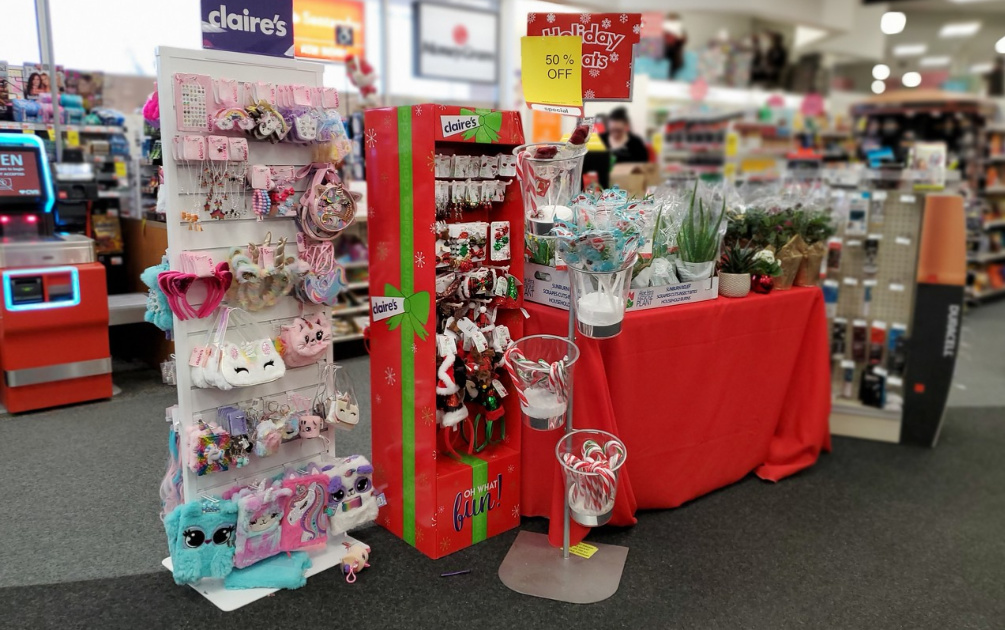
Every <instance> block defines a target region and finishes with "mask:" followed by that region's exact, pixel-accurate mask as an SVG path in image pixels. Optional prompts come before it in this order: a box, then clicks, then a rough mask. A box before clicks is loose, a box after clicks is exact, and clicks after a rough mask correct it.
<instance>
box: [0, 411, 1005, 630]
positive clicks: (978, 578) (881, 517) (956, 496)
mask: <svg viewBox="0 0 1005 630" xmlns="http://www.w3.org/2000/svg"><path fill="white" fill-rule="evenodd" d="M136 437H140V436H136ZM668 439H670V438H669V436H668ZM116 446H117V447H118V446H121V443H117V445H116ZM1003 450H1005V432H1002V431H1001V419H1000V412H999V411H998V410H978V409H953V410H951V412H950V417H949V420H948V422H947V426H946V429H945V431H944V432H943V439H942V441H941V443H940V445H939V447H938V448H937V449H934V450H933V449H922V448H910V447H901V446H894V445H889V444H881V443H875V442H866V441H860V440H850V439H837V440H835V444H834V453H833V454H831V455H825V456H824V457H822V458H821V460H820V462H819V464H818V465H817V466H815V467H813V468H811V469H809V470H807V471H805V472H803V473H800V474H799V475H796V476H795V477H792V478H790V479H786V480H784V481H782V482H781V483H778V484H770V483H765V482H762V481H758V480H756V479H754V478H752V477H748V478H747V479H745V480H743V481H741V482H740V483H737V484H735V485H733V486H730V487H728V488H724V489H722V490H720V491H717V492H714V493H712V494H710V495H708V496H705V497H702V498H700V499H698V500H696V501H694V502H692V503H690V504H688V505H686V506H684V507H682V508H679V509H676V510H665V511H654V512H646V513H643V514H641V515H640V518H639V524H638V525H637V526H636V527H634V528H630V529H624V530H615V529H609V528H608V529H603V530H601V531H598V532H595V533H593V534H592V535H591V538H590V539H591V540H595V541H599V542H607V543H615V544H622V545H627V546H628V547H630V549H631V550H630V552H629V555H628V564H627V566H626V568H625V575H624V579H623V582H622V584H621V589H620V590H619V591H618V593H617V594H616V595H615V596H614V597H613V598H612V599H610V600H607V601H606V602H602V603H600V604H597V605H593V606H581V607H576V606H573V605H566V604H558V603H554V602H549V601H545V600H540V599H534V598H529V597H523V596H520V595H517V594H515V593H513V592H510V591H509V590H507V589H506V588H505V587H504V586H503V585H502V584H501V583H500V582H499V580H498V577H497V576H496V572H497V570H498V567H499V563H500V562H501V561H502V559H503V557H504V556H505V554H506V551H507V549H508V548H509V546H510V544H511V543H512V541H513V538H514V536H515V532H508V533H506V534H504V535H501V536H497V537H495V538H491V539H489V540H488V541H486V542H484V543H482V544H479V545H476V546H474V547H471V548H469V549H465V550H463V551H461V552H458V553H456V554H453V555H451V556H448V557H447V558H445V559H443V560H440V561H432V560H428V559H426V558H425V557H424V556H422V555H421V554H419V553H418V552H416V551H414V550H413V549H411V548H409V547H408V546H407V545H405V543H403V542H401V541H400V540H398V539H397V538H394V537H393V536H391V535H390V534H388V533H386V532H384V531H383V530H381V529H379V528H374V529H370V530H367V531H366V532H364V533H363V534H362V535H361V538H363V539H364V540H366V541H367V542H369V543H370V544H371V545H373V548H374V553H373V555H372V556H371V562H372V564H373V568H371V569H369V570H367V571H366V572H364V573H363V574H361V575H360V578H359V581H358V582H357V583H356V584H354V585H352V586H350V585H348V584H346V583H345V582H344V581H343V580H342V579H341V578H340V576H339V575H338V574H337V573H336V572H334V571H328V572H326V573H323V574H321V575H318V576H315V577H313V578H311V579H310V580H309V581H308V583H307V586H306V587H304V588H303V589H300V590H297V591H293V592H287V593H280V594H277V595H276V596H274V597H268V598H265V599H263V600H261V601H259V602H255V603H254V604H252V605H250V606H248V607H246V608H245V609H242V610H239V611H236V612H233V613H229V614H223V613H220V612H219V611H217V610H216V609H215V608H213V607H212V606H211V605H210V604H209V603H208V602H206V601H205V600H203V598H202V597H201V596H200V595H198V594H197V593H196V592H195V591H194V590H192V589H190V588H187V587H179V586H176V585H175V584H174V583H173V582H172V580H171V576H170V575H169V574H168V573H167V572H166V571H162V570H156V567H154V565H156V564H157V563H158V562H159V561H160V558H161V553H162V549H163V539H162V538H161V537H159V536H151V535H148V534H149V532H147V531H144V528H155V527H156V525H157V521H156V518H153V519H150V518H149V517H148V516H147V515H144V514H139V512H140V511H141V510H143V509H144V508H152V507H153V506H150V503H151V501H150V500H149V496H150V494H151V493H150V488H149V485H148V483H149V481H148V480H147V479H146V476H145V474H137V475H135V476H134V482H133V484H132V485H131V486H130V487H129V488H126V489H119V490H116V489H115V488H91V489H90V490H89V492H90V493H91V495H90V496H92V498H93V500H94V501H96V502H97V503H98V505H97V506H96V507H95V509H92V510H89V511H84V512H73V511H72V510H73V509H74V508H77V507H78V506H77V505H76V504H75V501H76V499H73V498H72V495H74V494H75V493H78V492H81V491H83V490H85V488H86V487H87V486H89V485H92V484H87V483H86V482H84V480H83V479H82V478H80V477H77V476H73V477H72V478H73V479H80V481H77V482H74V481H68V479H69V478H70V477H69V476H68V477H67V478H64V479H63V480H62V481H61V480H60V479H59V478H55V477H53V478H52V480H51V482H50V484H49V485H48V486H47V495H46V496H50V497H54V498H55V497H57V496H58V497H60V499H59V500H58V501H54V502H53V503H52V504H50V505H51V506H52V507H55V508H57V509H45V508H43V507H39V505H38V503H39V502H37V501H36V502H33V503H31V504H29V503H28V502H26V501H24V500H23V499H22V500H21V501H19V502H18V503H16V504H15V505H14V509H13V512H14V515H13V516H12V515H10V512H11V511H12V510H10V509H9V508H8V509H7V510H4V512H7V514H5V515H4V518H5V522H3V523H2V526H3V528H4V529H3V531H7V532H18V535H17V536H6V537H4V542H3V543H2V544H3V546H4V548H3V549H2V550H0V555H2V556H3V558H4V562H3V565H4V567H5V568H4V571H5V574H4V575H5V582H6V583H7V584H10V583H11V580H12V579H16V578H17V577H18V576H19V575H28V574H31V573H32V572H35V573H34V577H35V580H36V581H37V580H38V578H39V574H38V573H37V569H36V568H35V566H37V565H43V564H45V563H52V562H54V561H57V560H56V557H57V556H58V558H59V560H58V562H59V563H60V565H61V566H62V568H63V569H62V572H61V574H62V575H63V576H65V575H66V574H67V572H72V571H80V570H81V565H86V564H88V563H90V562H94V561H96V560H98V559H100V558H101V557H117V558H119V559H120V560H121V561H123V562H125V561H126V560H130V561H132V562H137V563H138V564H139V566H136V565H133V566H126V565H123V566H122V570H121V572H122V573H123V574H125V573H137V574H142V575H133V576H131V577H119V578H104V579H95V580H90V581H74V582H70V583H63V584H54V585H45V586H33V587H17V588H6V589H0V609H2V610H4V612H5V615H4V618H5V619H8V620H11V621H13V620H17V621H16V623H15V625H16V626H17V627H27V628H41V627H46V628H48V627H89V628H99V627H100V628H102V629H103V630H110V629H113V628H132V627H135V622H136V614H137V611H142V613H143V619H144V625H145V626H146V627H149V628H180V627H212V628H214V629H217V630H225V629H227V628H242V629H245V628H250V627H272V626H276V627H279V626H282V627H293V626H294V625H295V624H302V625H305V626H306V625H316V624H317V621H318V619H325V618H327V619H331V620H335V619H337V620H338V624H339V625H344V626H346V627H359V628H370V627H385V628H400V627H419V628H454V627H461V626H465V627H468V626H476V627H478V628H481V629H485V630H488V629H491V628H512V627H513V624H514V620H515V619H516V618H517V617H519V623H520V624H522V626H523V627H526V628H532V627H541V628H555V627H563V628H567V627H589V628H594V627H596V628H613V627H626V628H637V627H641V628H665V627H682V628H707V627H724V628H726V627H737V628H739V627H742V628H772V629H775V628H785V627H796V626H804V625H808V626H810V627H814V628H866V627H870V628H889V627H905V628H993V627H1000V622H1001V619H1003V618H1005V600H1003V599H1002V597H1001V593H1002V588H1003V585H1005V562H1003V559H1005V539H1003V538H1002V537H1001V535H1000V524H1001V523H1002V522H1003V521H1005V494H1003V493H1002V492H1001V488H1002V487H1003V486H1005V468H1003V467H1002V466H1000V465H999V462H1000V454H1001V453H1002V451H1003ZM26 458H27V456H26ZM130 461H131V460H130ZM94 470H95V467H91V468H89V469H88V470H87V471H86V472H87V473H89V474H94ZM5 472H6V471H5ZM153 476H156V475H153ZM9 478H10V477H8V479H9ZM26 481H28V482H29V483H27V484H26V485H31V484H32V483H34V481H33V480H31V479H30V478H26ZM56 484H59V485H58V487H59V488H60V490H56V489H55V488H56V487H57V486H56ZM18 492H20V491H18ZM102 494H108V495H109V496H110V498H108V499H104V498H102V497H101V495H102ZM111 505H115V506H118V507H117V508H113V510H112V511H109V507H108V506H111ZM130 513H136V515H135V516H134V517H130V516H129V514H130ZM6 519H16V523H13V522H10V521H7V520H6ZM40 519H41V520H40ZM151 520H152V521H153V522H151ZM57 523H58V527H55V526H54V524H57ZM12 525H16V526H13V527H12ZM40 525H41V526H42V527H43V528H44V531H43V532H39V531H37V527H38V526H40ZM544 525H545V523H544V522H543V521H541V520H539V519H534V520H532V521H528V522H526V523H525V525H524V527H525V528H527V529H533V530H537V531H542V530H543V528H544ZM82 528H83V529H86V530H87V531H88V532H89V535H88V536H86V537H81V536H80V535H79V534H78V533H77V531H76V530H78V529H82ZM43 541H45V542H43ZM143 545H149V547H147V548H145V549H144V548H142V546H143ZM124 546H129V547H131V549H130V550H129V551H128V552H126V551H123V550H122V547H124ZM52 547H58V549H59V553H58V554H54V553H53V550H52V549H51V548H52ZM20 548H24V551H21V550H19V549H20ZM12 551H14V552H16V555H15V556H14V557H12V556H11V552H12ZM10 565H15V566H16V567H17V568H16V569H10V568H7V567H9V566H10ZM151 567H154V568H153V569H151ZM142 569H146V570H142ZM461 569H471V573H470V574H467V575H462V576H456V577H451V578H440V577H439V575H440V573H443V572H447V571H456V570H461ZM54 573H59V572H54ZM143 573H145V574H143ZM57 577H58V576H57ZM0 625H3V624H0ZM11 627H13V626H11Z"/></svg>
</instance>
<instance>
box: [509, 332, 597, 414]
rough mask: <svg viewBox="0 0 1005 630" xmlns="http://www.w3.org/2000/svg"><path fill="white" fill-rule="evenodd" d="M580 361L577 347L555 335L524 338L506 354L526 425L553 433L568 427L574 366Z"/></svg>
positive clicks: (514, 344) (518, 340) (517, 341)
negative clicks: (566, 422) (567, 411)
mask: <svg viewBox="0 0 1005 630" xmlns="http://www.w3.org/2000/svg"><path fill="white" fill-rule="evenodd" d="M577 359H579V348H577V347H576V344H574V343H572V342H570V341H569V340H568V339H565V338H564V337H556V336H555V335H531V336H529V337H522V338H520V339H517V340H516V341H515V342H514V343H513V345H512V346H511V347H510V349H509V350H507V351H506V354H505V355H504V359H503V360H504V362H505V364H506V369H507V370H508V371H509V373H510V378H511V380H512V382H513V387H514V388H515V389H516V394H517V397H518V398H519V399H520V411H521V412H522V414H523V418H524V424H525V425H527V426H528V427H530V428H531V429H534V430H537V431H551V430H554V429H558V428H560V427H561V426H563V425H564V424H565V412H566V410H567V409H568V408H569V394H570V393H571V385H572V367H573V365H574V364H575V363H576V360H577Z"/></svg>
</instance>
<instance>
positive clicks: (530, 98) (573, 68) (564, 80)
mask: <svg viewBox="0 0 1005 630" xmlns="http://www.w3.org/2000/svg"><path fill="white" fill-rule="evenodd" d="M520 53H521V76H522V79H523V99H524V100H525V101H527V104H528V105H529V106H530V108H531V109H536V110H538V111H542V112H551V113H554V114H566V115H571V116H582V115H583V38H581V37H579V36H576V35H569V36H566V35H562V36H557V37H538V36H533V37H523V38H521V40H520Z"/></svg>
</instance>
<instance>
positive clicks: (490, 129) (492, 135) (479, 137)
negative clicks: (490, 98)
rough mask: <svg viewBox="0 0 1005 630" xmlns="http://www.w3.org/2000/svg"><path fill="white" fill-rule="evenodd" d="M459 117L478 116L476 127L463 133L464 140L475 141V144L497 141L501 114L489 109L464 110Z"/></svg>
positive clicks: (462, 109) (500, 125) (500, 126)
mask: <svg viewBox="0 0 1005 630" xmlns="http://www.w3.org/2000/svg"><path fill="white" fill-rule="evenodd" d="M461 116H478V126H477V127H475V128H474V129H469V130H467V131H465V132H464V139H465V140H470V139H471V138H474V139H475V142H482V143H485V144H491V143H493V142H498V141H499V131H500V130H501V129H502V120H503V118H502V112H494V111H492V110H491V109H474V110H470V109H464V108H463V107H462V108H461Z"/></svg>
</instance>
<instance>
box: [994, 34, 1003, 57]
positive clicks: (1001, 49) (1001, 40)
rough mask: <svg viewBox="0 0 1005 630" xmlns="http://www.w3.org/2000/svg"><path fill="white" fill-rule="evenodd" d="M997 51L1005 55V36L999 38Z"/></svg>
mask: <svg viewBox="0 0 1005 630" xmlns="http://www.w3.org/2000/svg"><path fill="white" fill-rule="evenodd" d="M995 52H997V53H999V54H1002V55H1005V37H1002V38H1001V39H999V40H998V43H997V44H995Z"/></svg>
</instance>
